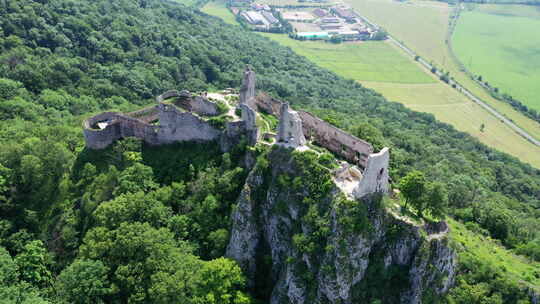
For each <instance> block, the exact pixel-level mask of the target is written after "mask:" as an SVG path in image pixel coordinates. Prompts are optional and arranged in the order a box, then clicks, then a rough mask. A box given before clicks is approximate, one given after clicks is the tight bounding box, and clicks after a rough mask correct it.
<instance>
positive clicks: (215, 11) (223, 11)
mask: <svg viewBox="0 0 540 304" xmlns="http://www.w3.org/2000/svg"><path fill="white" fill-rule="evenodd" d="M201 11H203V12H205V13H207V14H208V15H212V16H216V17H219V18H221V19H223V21H225V22H227V23H229V24H234V25H237V24H238V22H237V21H236V17H235V16H234V14H233V13H232V12H231V11H230V10H229V9H228V8H227V7H226V6H225V1H222V0H215V1H209V2H208V3H206V5H205V6H204V7H203V8H202V9H201Z"/></svg>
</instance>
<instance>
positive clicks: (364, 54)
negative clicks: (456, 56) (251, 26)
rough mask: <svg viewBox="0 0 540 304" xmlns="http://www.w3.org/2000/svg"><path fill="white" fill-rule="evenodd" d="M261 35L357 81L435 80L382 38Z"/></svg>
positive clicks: (403, 81)
mask: <svg viewBox="0 0 540 304" xmlns="http://www.w3.org/2000/svg"><path fill="white" fill-rule="evenodd" d="M262 35H264V36H266V37H269V38H271V39H272V40H275V41H277V42H279V43H280V44H282V45H285V46H288V47H290V48H291V49H292V50H294V51H295V52H296V53H298V54H300V55H302V56H305V57H307V58H309V59H310V60H312V61H313V62H315V63H317V64H318V65H320V66H321V67H324V68H327V69H329V70H331V71H334V72H336V73H338V74H340V75H342V76H344V77H347V78H351V79H354V80H359V81H382V82H392V83H434V82H435V80H434V79H433V78H432V77H430V76H429V75H428V74H426V73H425V72H424V71H422V70H421V69H420V68H419V67H418V66H417V65H416V64H415V63H414V62H412V61H411V60H409V59H408V58H407V57H405V56H403V55H401V54H400V53H399V52H398V51H397V50H396V49H395V48H394V47H392V46H391V45H389V44H388V43H385V42H375V41H371V42H363V43H341V44H333V43H327V42H324V41H299V40H294V39H290V38H289V37H288V36H286V35H279V34H267V33H262Z"/></svg>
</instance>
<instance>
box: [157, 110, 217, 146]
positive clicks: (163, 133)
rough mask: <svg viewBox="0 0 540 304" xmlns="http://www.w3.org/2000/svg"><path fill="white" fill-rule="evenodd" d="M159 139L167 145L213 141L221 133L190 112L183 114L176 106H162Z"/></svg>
mask: <svg viewBox="0 0 540 304" xmlns="http://www.w3.org/2000/svg"><path fill="white" fill-rule="evenodd" d="M159 107H160V111H159V123H160V127H159V129H158V139H159V143H161V144H166V143H172V142H176V141H192V140H195V141H211V140H215V139H217V138H218V137H219V136H220V135H221V132H220V131H219V130H217V129H215V128H214V127H212V126H211V125H210V124H209V123H208V122H206V121H204V120H202V119H201V118H199V117H197V116H195V115H194V114H193V113H190V112H181V111H180V110H178V109H177V108H176V107H175V106H172V105H166V104H160V105H159Z"/></svg>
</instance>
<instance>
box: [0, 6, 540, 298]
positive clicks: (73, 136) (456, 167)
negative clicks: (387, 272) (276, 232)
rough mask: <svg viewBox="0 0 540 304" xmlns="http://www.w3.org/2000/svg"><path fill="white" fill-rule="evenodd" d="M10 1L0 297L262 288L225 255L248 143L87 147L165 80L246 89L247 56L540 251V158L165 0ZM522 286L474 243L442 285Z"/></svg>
mask: <svg viewBox="0 0 540 304" xmlns="http://www.w3.org/2000/svg"><path fill="white" fill-rule="evenodd" d="M0 17H1V18H0V118H1V119H0V299H3V302H2V303H220V304H221V303H259V302H260V303H266V302H265V301H266V300H265V299H260V298H257V297H256V296H254V293H253V291H252V290H250V289H249V288H248V286H247V285H246V278H245V276H244V274H243V273H242V271H241V269H240V267H239V266H238V265H237V264H236V263H235V262H234V261H231V260H229V259H226V258H224V257H223V255H224V252H225V248H226V246H227V243H228V239H229V232H230V214H231V212H232V210H233V209H234V205H235V201H236V199H237V197H238V195H239V193H240V191H241V189H242V187H243V185H244V181H245V178H246V176H247V173H248V172H246V170H245V169H243V166H242V165H241V161H240V159H241V156H242V154H243V153H244V152H245V149H246V147H244V146H241V145H240V146H238V147H237V148H235V149H234V150H233V151H231V152H230V153H226V154H221V153H220V151H219V147H218V145H217V144H215V143H208V144H191V143H184V144H175V145H170V146H163V147H149V146H146V145H144V144H143V143H141V142H140V141H137V140H132V139H126V140H123V141H120V142H118V143H116V144H115V145H113V146H111V147H109V148H107V149H105V150H101V151H92V150H89V149H85V147H84V138H83V134H82V121H83V119H85V118H87V117H89V116H91V115H93V114H96V113H99V112H101V111H112V110H116V111H128V110H135V109H139V108H141V107H143V106H145V105H149V104H151V103H153V102H154V101H153V98H154V96H156V95H159V94H161V93H163V92H164V91H166V90H169V89H179V90H180V89H188V90H190V91H194V92H196V91H205V90H210V91H211V90H217V89H224V88H229V87H232V88H238V87H239V86H240V81H241V73H242V70H243V69H244V67H245V66H246V64H249V65H251V66H252V67H253V69H254V70H255V71H256V72H257V77H258V78H257V86H258V87H257V88H258V89H259V90H262V91H266V92H268V93H269V94H271V95H273V96H275V97H277V98H280V99H282V100H287V101H289V102H290V103H291V104H292V106H293V107H295V108H297V109H304V110H309V111H310V112H312V113H314V114H316V115H318V116H319V117H321V118H323V119H325V120H326V121H329V122H331V123H333V124H335V125H336V126H338V127H340V128H342V129H344V130H348V131H351V132H354V133H355V134H357V135H359V136H360V137H362V138H364V139H366V140H369V141H370V142H373V143H374V144H375V147H379V148H380V147H382V146H388V147H390V148H391V172H390V173H391V177H392V180H393V182H394V184H395V187H398V185H399V182H400V180H402V179H403V177H405V176H407V175H408V174H409V176H410V173H411V172H413V174H419V173H418V172H421V174H422V176H423V177H424V178H425V179H426V180H429V181H431V182H432V183H437V185H439V186H438V187H440V188H444V191H445V192H446V193H447V197H448V199H447V203H448V208H447V210H448V211H447V212H448V216H451V217H453V218H454V219H456V220H458V221H460V222H462V223H464V224H465V225H466V227H467V228H468V229H469V230H471V231H473V232H475V233H477V234H479V235H485V236H490V237H492V238H494V239H496V240H498V241H499V242H500V244H502V245H503V246H505V247H506V248H507V249H508V250H511V251H513V252H514V253H516V254H519V255H522V256H524V257H526V258H528V259H531V260H537V261H540V233H539V231H540V221H539V220H538V218H539V217H540V170H538V169H535V168H533V167H531V166H530V165H527V164H524V163H521V162H520V161H519V160H518V159H516V158H513V157H511V156H509V155H506V154H503V153H500V152H498V151H495V150H493V149H491V148H489V147H487V146H485V145H483V144H481V143H479V142H478V141H477V140H476V139H474V138H472V137H471V136H469V135H467V134H465V133H461V132H458V131H456V130H455V129H454V128H453V127H451V126H449V125H446V124H443V123H440V122H438V121H436V120H435V118H434V117H433V116H432V115H430V114H425V113H418V112H414V111H411V110H408V109H406V108H405V107H404V106H403V105H400V104H398V103H392V102H388V101H386V100H385V99H384V98H383V97H382V96H381V95H380V94H378V93H376V92H374V91H372V90H370V89H366V88H364V87H362V86H361V85H359V84H358V83H356V82H354V81H352V80H346V79H343V78H341V77H338V76H337V75H335V74H333V73H331V72H329V71H327V70H324V69H322V68H319V67H317V66H315V65H314V64H312V63H310V62H309V61H308V60H307V59H305V58H304V57H301V56H298V55H296V54H295V53H294V52H293V51H292V50H291V49H289V48H285V47H282V46H280V45H278V44H277V43H275V42H271V41H270V40H269V39H266V38H264V37H261V36H259V35H257V34H255V33H251V32H249V31H247V30H244V29H242V28H240V27H237V26H232V25H227V24H225V23H224V22H222V21H221V20H219V19H217V18H214V17H210V16H208V15H205V14H203V13H201V12H200V11H198V10H197V9H195V8H189V7H185V6H183V5H181V4H178V3H173V2H166V1H159V0H115V1H109V0H94V1H77V0H3V1H0ZM362 130H368V131H367V132H366V131H364V132H362ZM535 276H536V277H535V278H532V279H531V280H534V279H538V278H540V270H538V271H537V272H536V274H535ZM524 286H527V282H519V281H516V280H512V279H509V278H508V277H506V276H505V271H504V269H501V268H500V267H498V266H497V265H495V264H493V263H489V262H488V261H483V260H480V259H476V258H475V257H473V256H469V255H467V254H466V252H465V254H464V255H463V258H462V259H461V262H460V266H459V276H458V279H457V281H456V287H455V288H454V289H453V290H452V291H451V292H450V293H449V295H448V297H447V298H446V299H444V301H445V302H448V303H528V302H527V301H529V300H528V292H527V290H526V289H525V288H524Z"/></svg>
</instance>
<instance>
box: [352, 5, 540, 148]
mask: <svg viewBox="0 0 540 304" xmlns="http://www.w3.org/2000/svg"><path fill="white" fill-rule="evenodd" d="M345 2H347V3H348V4H350V5H351V6H352V7H354V8H355V10H356V11H357V12H358V13H360V14H361V15H363V16H366V17H368V18H369V19H370V20H371V21H372V22H375V23H377V24H379V25H380V26H382V27H384V28H386V29H387V30H388V31H389V32H390V34H391V35H392V36H394V37H395V38H396V39H398V40H400V41H402V42H404V43H405V44H406V45H407V46H408V47H410V48H411V49H413V50H414V51H415V52H416V53H418V54H420V55H421V56H422V57H424V58H426V59H427V60H428V61H432V62H433V63H434V64H435V65H437V66H438V67H440V68H443V69H444V70H446V71H449V72H450V75H451V76H452V77H454V78H455V79H456V80H457V81H459V82H460V83H461V84H463V85H464V86H465V87H467V88H468V89H469V90H470V91H471V92H472V93H473V94H475V95H476V96H478V97H479V98H481V99H482V100H483V101H484V102H487V103H488V104H489V105H491V106H492V107H494V108H495V109H497V111H499V112H500V113H503V114H504V115H505V116H506V117H508V118H509V119H512V120H513V121H514V123H516V124H518V125H519V126H520V127H521V128H523V129H525V130H527V131H528V132H529V133H530V134H531V135H533V136H534V135H536V137H537V138H539V139H540V124H539V123H537V122H535V121H533V120H532V119H529V118H528V117H526V116H524V115H523V114H521V113H519V112H517V111H516V110H514V109H513V108H512V107H511V106H510V105H508V104H507V103H505V102H501V101H498V100H496V99H494V98H493V97H491V95H489V94H488V93H487V92H486V91H485V90H484V89H483V88H482V87H480V86H479V85H478V84H477V83H476V82H474V81H473V80H471V79H470V77H469V76H468V75H467V74H465V73H464V72H463V71H462V70H461V69H460V67H459V65H458V63H457V62H455V60H454V59H453V57H452V55H451V53H450V50H449V48H448V46H447V45H446V44H445V40H446V38H447V34H448V29H449V18H450V15H451V13H452V7H450V6H448V4H447V3H443V2H434V1H418V0H412V1H407V2H398V1H393V0H346V1H345ZM529 8H530V10H535V8H534V7H529ZM522 11H523V10H522ZM522 11H521V12H519V13H523V12H522ZM529 32H530V33H533V32H534V30H532V29H529ZM485 115H490V114H489V113H487V112H485V114H483V115H481V116H480V117H483V116H485ZM455 126H456V127H457V128H458V129H459V126H458V125H455Z"/></svg>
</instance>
